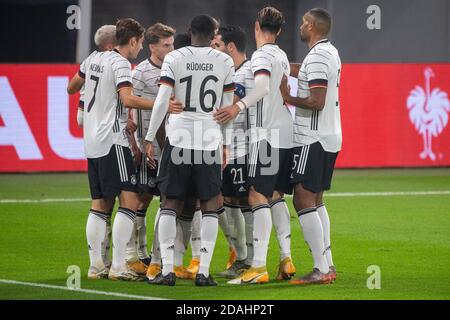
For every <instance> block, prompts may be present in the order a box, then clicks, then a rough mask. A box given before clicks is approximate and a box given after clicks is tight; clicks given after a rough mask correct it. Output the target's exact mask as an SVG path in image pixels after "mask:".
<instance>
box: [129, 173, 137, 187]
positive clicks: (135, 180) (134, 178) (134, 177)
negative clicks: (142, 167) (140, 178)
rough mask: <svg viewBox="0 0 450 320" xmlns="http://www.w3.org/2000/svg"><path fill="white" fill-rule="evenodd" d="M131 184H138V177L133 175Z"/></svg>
mask: <svg viewBox="0 0 450 320" xmlns="http://www.w3.org/2000/svg"><path fill="white" fill-rule="evenodd" d="M130 182H131V184H132V185H133V186H134V185H136V183H137V179H136V175H134V174H133V175H131V179H130Z"/></svg>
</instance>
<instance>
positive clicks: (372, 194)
mask: <svg viewBox="0 0 450 320" xmlns="http://www.w3.org/2000/svg"><path fill="white" fill-rule="evenodd" d="M436 195H438V196H441V195H450V190H436V191H399V192H329V193H328V192H327V193H325V197H393V196H436ZM286 197H288V198H289V197H292V196H291V195H286ZM85 201H91V199H90V198H48V199H0V204H1V203H4V204H7V203H57V202H85Z"/></svg>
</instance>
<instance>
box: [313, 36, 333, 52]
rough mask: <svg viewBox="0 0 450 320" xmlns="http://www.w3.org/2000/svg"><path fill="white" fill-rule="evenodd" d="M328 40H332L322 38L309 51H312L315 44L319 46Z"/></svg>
mask: <svg viewBox="0 0 450 320" xmlns="http://www.w3.org/2000/svg"><path fill="white" fill-rule="evenodd" d="M326 42H330V40H328V39H322V40H319V41H317V42H316V43H314V44H313V46H312V47H311V49H309V51H311V50H312V49H313V48H314V47H315V46H317V45H318V44H321V43H326ZM309 51H308V52H309Z"/></svg>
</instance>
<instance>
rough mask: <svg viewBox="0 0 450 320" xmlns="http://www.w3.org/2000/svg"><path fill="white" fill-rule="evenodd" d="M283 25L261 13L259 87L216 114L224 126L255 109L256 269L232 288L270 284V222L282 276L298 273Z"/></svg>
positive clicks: (278, 17)
mask: <svg viewBox="0 0 450 320" xmlns="http://www.w3.org/2000/svg"><path fill="white" fill-rule="evenodd" d="M283 23H284V17H283V14H282V13H281V12H280V11H278V10H277V9H275V8H273V7H265V8H263V9H261V10H260V11H259V12H258V16H257V20H256V22H255V39H256V46H257V48H258V49H257V50H256V51H255V52H254V53H253V55H252V59H251V64H252V71H253V74H254V77H255V87H254V89H253V90H252V91H251V92H250V94H248V95H246V96H245V97H244V98H242V99H241V100H240V101H238V102H237V103H235V104H234V105H232V106H230V107H227V108H224V109H222V110H219V111H218V112H217V113H216V119H217V120H218V121H219V122H221V123H222V122H225V121H229V120H230V119H232V118H234V117H235V116H236V115H237V114H238V113H239V112H240V110H242V109H244V108H246V107H248V106H251V105H254V104H255V105H256V108H255V109H256V112H255V115H256V117H255V124H254V125H253V124H252V129H251V133H250V152H249V154H250V158H249V169H248V170H249V171H248V178H247V185H248V186H249V197H248V202H249V204H250V206H251V207H252V211H253V261H252V267H251V268H250V269H248V270H247V271H246V272H244V273H243V274H242V275H241V276H240V277H238V278H236V279H233V280H231V281H229V282H228V283H230V284H243V283H265V282H268V281H269V274H268V273H267V268H266V260H267V250H268V246H269V239H270V233H271V230H272V221H273V225H274V226H275V228H276V229H277V236H278V241H279V244H280V255H281V259H280V260H281V263H280V266H279V269H280V271H281V272H279V276H280V277H281V278H282V279H289V278H290V277H292V275H293V274H294V273H295V267H294V265H293V263H292V259H291V252H290V215H289V210H288V208H287V206H286V203H285V201H284V199H283V195H284V194H285V193H292V186H291V184H290V183H289V175H290V165H291V152H292V126H293V121H292V117H291V114H290V112H289V110H288V109H287V108H286V107H285V106H284V102H283V98H282V97H281V93H280V90H279V86H280V83H281V79H282V78H283V76H287V75H289V61H288V59H287V56H286V54H285V53H284V51H283V50H281V49H280V48H279V47H278V46H277V45H276V44H275V41H276V39H277V37H278V35H279V34H280V32H281V27H282V25H283ZM277 277H278V276H277Z"/></svg>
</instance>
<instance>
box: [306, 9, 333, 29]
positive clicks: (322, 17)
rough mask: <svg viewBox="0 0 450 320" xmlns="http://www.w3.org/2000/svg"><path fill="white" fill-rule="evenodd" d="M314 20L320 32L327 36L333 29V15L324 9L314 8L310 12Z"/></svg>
mask: <svg viewBox="0 0 450 320" xmlns="http://www.w3.org/2000/svg"><path fill="white" fill-rule="evenodd" d="M308 13H309V14H310V15H311V16H312V17H313V18H314V24H315V26H316V28H317V30H318V31H319V32H321V33H322V34H323V35H327V34H328V33H329V32H330V29H331V14H330V13H329V12H328V11H327V10H325V9H322V8H314V9H311V10H309V11H308Z"/></svg>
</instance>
